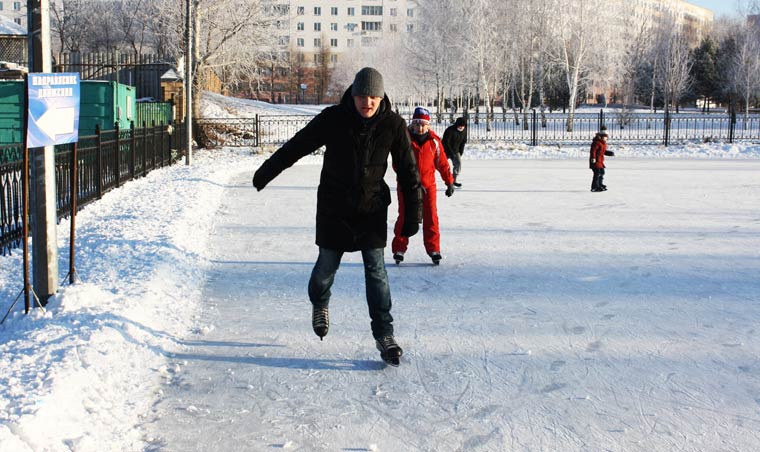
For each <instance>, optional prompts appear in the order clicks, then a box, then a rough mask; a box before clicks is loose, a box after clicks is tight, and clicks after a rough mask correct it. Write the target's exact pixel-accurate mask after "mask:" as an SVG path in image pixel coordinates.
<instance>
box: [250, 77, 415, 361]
mask: <svg viewBox="0 0 760 452" xmlns="http://www.w3.org/2000/svg"><path fill="white" fill-rule="evenodd" d="M321 146H325V153H324V161H323V164H322V173H321V176H320V180H319V187H318V189H317V228H316V244H317V246H319V257H318V258H317V262H316V263H315V264H314V269H313V271H312V273H311V278H310V279H309V299H310V300H311V303H312V308H313V309H312V326H313V328H314V332H315V333H316V334H317V335H318V336H319V337H320V340H321V339H322V338H323V337H324V336H325V335H326V334H327V331H328V329H329V317H328V304H329V301H330V288H331V286H332V284H333V280H334V278H335V273H336V272H337V270H338V267H339V266H340V260H341V257H342V256H343V253H344V252H352V251H361V253H362V259H363V261H364V276H365V284H366V293H367V304H368V306H369V315H370V318H371V320H372V321H371V327H372V335H373V337H374V338H375V340H376V345H377V348H378V350H380V352H381V355H382V357H383V359H386V360H390V362H391V363H393V361H394V359H395V363H397V362H398V358H399V357H401V354H402V350H401V347H399V346H398V344H397V343H396V341H395V339H394V337H393V323H392V322H393V317H392V316H391V295H390V288H389V285H388V275H387V273H386V270H385V260H384V256H383V254H384V248H385V246H386V241H387V233H388V225H387V218H388V206H389V205H390V203H391V197H390V190H389V188H388V185H387V184H386V183H385V181H384V179H383V177H384V176H385V173H386V170H387V169H388V155H389V154H390V156H391V158H392V162H393V166H394V168H395V170H396V172H397V174H398V178H397V179H398V183H399V186H400V187H401V190H402V191H403V192H404V196H405V200H407V199H409V200H410V201H407V204H406V215H407V217H406V218H407V221H406V223H405V224H404V229H403V232H402V234H403V235H405V236H407V237H410V236H412V235H414V234H416V233H417V231H418V229H419V223H420V221H421V217H422V204H421V201H420V200H421V192H420V176H419V173H418V170H417V164H416V162H415V159H414V154H413V153H412V150H411V146H410V143H409V136H408V135H407V131H406V123H405V121H404V119H403V118H402V117H401V116H399V115H398V114H396V113H394V112H393V111H392V109H391V103H390V100H389V99H388V97H387V96H386V95H385V89H384V87H383V79H382V75H381V74H380V73H379V72H378V71H377V70H375V69H373V68H364V69H362V70H360V71H359V72H358V73H357V74H356V77H355V78H354V83H353V84H352V85H351V86H350V87H349V88H348V89H347V90H346V92H345V94H344V95H343V98H342V99H341V102H340V104H338V105H333V106H331V107H327V108H325V109H324V110H323V111H322V112H321V113H319V114H318V115H317V116H316V117H315V118H314V119H312V120H311V122H309V124H307V125H306V127H304V128H303V129H301V130H300V131H299V132H298V133H296V134H295V136H293V138H291V139H290V140H289V141H288V142H287V143H285V144H284V145H283V146H282V147H281V148H280V149H278V150H277V151H276V152H275V153H274V154H272V156H271V157H270V158H269V159H267V160H266V161H265V162H264V163H263V164H262V165H261V167H260V168H259V169H258V170H257V171H256V173H255V174H254V176H253V185H254V187H256V189H257V190H262V189H263V188H264V187H265V186H266V185H267V184H268V183H269V182H270V181H271V180H272V179H274V178H275V177H277V175H278V174H280V173H281V172H282V171H283V170H285V169H286V168H289V167H290V166H292V165H293V164H294V163H295V162H296V161H297V160H298V159H300V158H302V157H304V156H306V155H308V154H310V153H312V152H314V151H316V150H317V149H319V148H320V147H321ZM407 196H408V197H409V198H406V197H407Z"/></svg>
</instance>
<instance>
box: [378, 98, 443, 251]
mask: <svg viewBox="0 0 760 452" xmlns="http://www.w3.org/2000/svg"><path fill="white" fill-rule="evenodd" d="M409 133H410V141H411V142H412V150H413V151H414V157H415V159H416V160H417V168H418V169H419V172H420V185H422V193H423V194H422V237H423V241H424V245H425V251H427V253H428V255H429V256H430V258H431V259H432V260H433V263H434V264H436V265H438V264H439V263H440V261H441V234H440V231H439V228H438V209H437V207H436V186H435V172H436V170H437V171H438V172H439V173H440V175H441V178H442V179H443V182H444V183H445V184H446V196H451V195H452V194H454V176H453V175H452V174H451V169H450V168H449V161H448V159H447V158H446V153H445V152H444V149H443V144H442V143H441V139H440V138H438V135H436V134H435V132H433V131H432V130H431V129H430V112H429V111H428V110H427V109H425V108H422V107H417V108H415V110H414V115H413V116H412V125H411V126H410V127H409ZM397 193H398V204H399V206H398V219H397V220H396V225H395V227H394V228H393V233H394V237H393V242H392V243H391V249H392V251H393V259H394V260H395V261H396V263H397V264H398V263H400V262H401V261H403V260H404V253H405V252H406V249H407V247H408V245H409V237H404V236H403V235H401V228H402V226H403V225H404V197H403V194H402V192H401V191H400V190H397Z"/></svg>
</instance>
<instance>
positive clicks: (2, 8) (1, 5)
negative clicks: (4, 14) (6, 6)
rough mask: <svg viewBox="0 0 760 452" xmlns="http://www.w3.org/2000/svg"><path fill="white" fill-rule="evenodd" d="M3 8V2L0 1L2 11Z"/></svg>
mask: <svg viewBox="0 0 760 452" xmlns="http://www.w3.org/2000/svg"><path fill="white" fill-rule="evenodd" d="M2 10H3V2H0V11H2Z"/></svg>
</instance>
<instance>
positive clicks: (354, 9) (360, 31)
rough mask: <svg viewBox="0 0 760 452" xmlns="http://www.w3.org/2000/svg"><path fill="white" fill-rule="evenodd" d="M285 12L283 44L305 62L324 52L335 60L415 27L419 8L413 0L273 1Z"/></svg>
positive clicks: (316, 59)
mask: <svg viewBox="0 0 760 452" xmlns="http://www.w3.org/2000/svg"><path fill="white" fill-rule="evenodd" d="M272 7H273V8H274V10H275V11H277V12H278V13H279V14H281V15H282V17H283V18H282V19H281V20H280V24H279V29H280V30H281V34H280V44H281V45H283V46H285V47H286V48H288V49H289V51H290V52H291V54H292V55H293V56H295V57H296V58H298V59H299V61H301V62H303V63H304V64H305V65H307V66H309V65H312V66H313V65H317V64H319V63H320V59H321V58H322V57H323V55H329V58H330V62H331V63H337V62H338V61H339V60H340V59H341V58H345V57H349V56H350V55H351V54H353V53H354V52H355V51H357V50H361V49H363V48H367V47H372V46H375V45H377V44H378V43H379V42H380V41H382V40H383V39H389V38H392V37H399V36H402V35H403V34H405V33H410V32H412V31H413V30H414V27H415V24H416V21H417V14H418V7H417V4H416V2H415V1H413V0H289V1H285V0H273V1H272Z"/></svg>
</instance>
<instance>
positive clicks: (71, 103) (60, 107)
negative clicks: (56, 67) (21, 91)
mask: <svg viewBox="0 0 760 452" xmlns="http://www.w3.org/2000/svg"><path fill="white" fill-rule="evenodd" d="M79 86H80V85H79V74H78V73H66V72H62V73H54V74H46V73H31V74H29V79H28V81H27V88H28V89H27V91H28V93H29V96H28V98H27V100H28V102H27V105H28V109H29V121H28V124H27V128H26V147H27V148H37V147H43V146H53V145H56V144H66V143H76V142H77V141H78V140H79V99H80V89H79Z"/></svg>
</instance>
